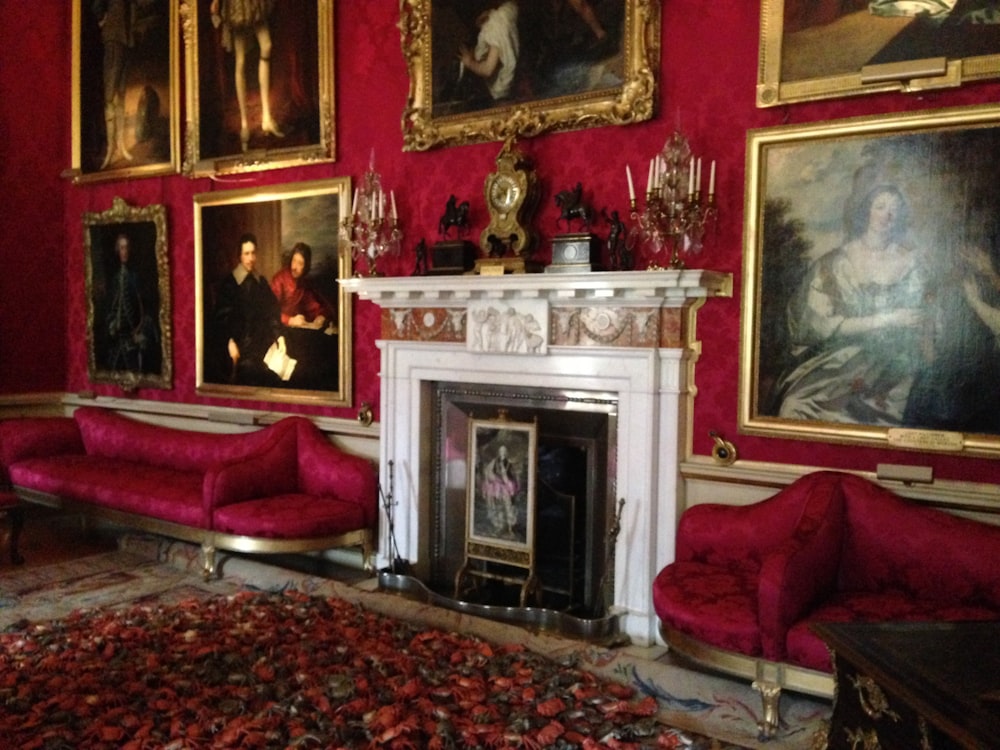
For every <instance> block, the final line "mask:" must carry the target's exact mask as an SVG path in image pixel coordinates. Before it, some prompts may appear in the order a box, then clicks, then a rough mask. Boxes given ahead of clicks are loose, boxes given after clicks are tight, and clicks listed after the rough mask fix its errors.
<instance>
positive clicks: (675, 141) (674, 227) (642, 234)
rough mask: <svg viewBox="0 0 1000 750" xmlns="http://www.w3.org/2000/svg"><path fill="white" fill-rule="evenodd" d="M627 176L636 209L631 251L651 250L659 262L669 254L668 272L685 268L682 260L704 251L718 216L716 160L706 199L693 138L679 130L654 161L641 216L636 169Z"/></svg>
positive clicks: (647, 181) (648, 177)
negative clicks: (707, 232) (641, 247)
mask: <svg viewBox="0 0 1000 750" xmlns="http://www.w3.org/2000/svg"><path fill="white" fill-rule="evenodd" d="M625 176H626V178H627V179H628V197H629V203H630V205H631V207H632V228H631V229H630V230H629V242H628V246H629V247H631V248H634V247H635V246H636V245H637V244H640V243H641V244H644V245H647V246H648V247H649V249H650V250H651V251H652V253H653V256H654V257H656V258H662V257H664V256H665V255H666V254H668V253H669V260H668V261H667V267H669V268H684V261H683V260H682V259H681V255H682V254H684V255H687V254H695V255H696V254H698V253H700V252H701V249H702V243H703V240H704V237H705V229H706V227H708V226H710V225H711V226H714V224H715V221H716V218H717V215H718V211H717V209H716V206H715V161H714V160H713V161H712V163H711V166H710V167H709V177H708V193H707V195H705V196H704V198H703V193H702V187H701V184H702V183H701V157H700V156H699V157H695V156H694V155H693V154H692V153H691V146H690V144H689V143H688V139H687V138H685V137H684V135H683V134H682V133H680V132H679V131H675V132H674V134H673V135H671V136H670V138H668V139H667V142H666V143H665V144H664V146H663V149H662V150H661V151H660V152H659V153H658V154H656V155H655V156H654V157H653V158H652V159H650V161H649V173H648V176H647V178H646V205H645V207H644V208H642V210H641V211H640V209H639V205H638V202H637V201H636V196H635V185H634V184H633V182H632V169H631V167H629V166H628V165H626V166H625Z"/></svg>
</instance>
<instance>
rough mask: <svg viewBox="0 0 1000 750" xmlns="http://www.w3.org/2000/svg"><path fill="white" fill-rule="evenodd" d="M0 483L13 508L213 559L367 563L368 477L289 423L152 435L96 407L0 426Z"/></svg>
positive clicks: (142, 425)
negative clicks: (313, 558)
mask: <svg viewBox="0 0 1000 750" xmlns="http://www.w3.org/2000/svg"><path fill="white" fill-rule="evenodd" d="M0 460H2V464H3V465H2V471H3V474H4V476H3V479H4V480H6V483H7V485H8V488H9V489H10V490H12V491H13V492H14V493H16V494H17V495H18V496H19V497H20V498H22V499H23V500H25V501H29V502H37V503H42V504H46V505H52V506H56V507H66V508H71V509H75V510H79V511H82V512H84V513H85V514H89V515H92V516H97V517H102V518H105V519H107V520H110V521H112V522H116V523H121V524H123V525H126V526H130V527H135V528H138V529H141V530H144V531H149V532H153V533H159V534H162V535H165V536H169V537H173V538H177V539H181V540H183V541H189V542H195V543H197V544H200V545H201V548H202V551H203V555H204V575H205V577H206V578H208V577H211V576H213V575H214V574H215V573H216V561H215V552H216V550H217V549H225V550H231V551H237V552H248V553H299V552H308V551H320V550H326V549H331V548H335V547H345V546H360V547H361V549H362V555H363V559H364V561H365V564H366V566H367V565H368V564H369V560H370V557H371V554H372V551H373V541H374V531H375V525H376V522H377V502H378V499H377V496H378V484H377V477H376V472H375V467H374V465H373V464H372V463H371V462H370V461H368V460H367V459H365V458H362V457H360V456H355V455H351V454H349V453H346V452H344V451H342V450H340V449H339V448H338V447H336V446H335V445H333V444H332V443H331V442H330V441H329V440H328V439H327V438H326V436H325V435H324V434H323V433H322V432H321V431H320V430H319V428H317V427H316V426H315V425H314V424H313V423H312V422H311V421H309V420H308V419H306V418H304V417H298V416H289V417H285V418H283V419H281V420H279V421H278V422H275V423H274V424H272V425H269V426H268V427H265V428H262V429H259V430H255V431H252V432H248V433H242V434H219V433H207V432H198V431H194V430H184V429H178V428H173V427H164V426H159V425H154V424H150V423H147V422H143V421H140V420H137V419H133V418H130V417H126V416H124V415H122V414H119V413H118V412H115V411H113V410H110V409H103V408H100V407H93V406H85V407H80V408H78V409H77V410H76V411H75V412H74V413H73V415H72V416H68V417H61V416H60V417H21V418H16V419H8V420H4V421H2V422H0Z"/></svg>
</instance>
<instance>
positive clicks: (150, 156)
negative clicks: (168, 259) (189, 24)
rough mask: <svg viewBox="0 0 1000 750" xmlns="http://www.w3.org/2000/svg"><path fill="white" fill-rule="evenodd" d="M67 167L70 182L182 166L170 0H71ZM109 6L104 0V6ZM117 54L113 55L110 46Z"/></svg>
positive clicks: (175, 38) (176, 38)
mask: <svg viewBox="0 0 1000 750" xmlns="http://www.w3.org/2000/svg"><path fill="white" fill-rule="evenodd" d="M72 2H73V4H72V19H73V20H72V27H73V28H72V35H73V37H72V56H73V62H72V81H71V85H72V92H73V101H72V128H73V133H72V156H71V158H72V164H71V165H70V168H69V169H67V170H66V172H65V173H64V176H66V177H68V178H70V179H72V180H73V181H74V182H76V183H89V182H99V181H105V180H125V179H133V178H138V177H155V176H160V175H168V174H176V173H177V172H179V171H180V163H181V156H180V130H181V125H180V119H181V110H180V87H181V83H180V62H179V57H180V45H179V38H180V37H179V31H178V17H177V9H176V7H175V5H174V3H173V2H172V0H150V1H149V2H145V3H137V4H135V5H134V7H133V13H132V14H131V15H128V16H127V17H121V16H119V13H120V12H122V11H121V9H122V8H125V7H128V6H126V5H124V4H119V5H115V6H113V7H112V6H111V5H108V8H109V9H111V12H108V11H104V12H103V13H102V15H101V16H98V15H97V13H96V12H95V10H94V8H95V7H97V6H98V5H99V3H91V2H84V0H72ZM106 5H107V4H106ZM116 49H117V50H118V51H119V52H120V53H121V54H115V50H116Z"/></svg>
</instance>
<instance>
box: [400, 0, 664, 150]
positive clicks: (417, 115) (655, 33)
mask: <svg viewBox="0 0 1000 750" xmlns="http://www.w3.org/2000/svg"><path fill="white" fill-rule="evenodd" d="M434 1H435V0H399V23H398V27H399V30H400V43H401V45H402V51H403V57H404V59H405V61H406V65H407V69H408V71H409V78H410V87H409V92H408V94H407V99H406V106H405V107H404V109H403V113H402V117H401V124H402V130H403V150H404V151H426V150H429V149H432V148H437V147H443V146H457V145H464V144H470V143H482V142H488V141H501V140H506V139H509V138H512V137H520V138H528V137H534V136H537V135H541V134H543V133H547V132H553V131H566V130H580V129H583V128H592V127H601V126H605V125H627V124H631V123H636V122H643V121H645V120H649V119H651V118H652V117H653V114H654V109H655V106H656V97H657V93H658V81H657V79H658V74H659V68H660V33H661V32H660V15H661V13H660V6H661V0H622V2H623V3H624V4H625V9H624V18H625V23H624V30H623V39H622V52H621V54H622V57H623V66H624V71H623V76H622V81H621V83H620V84H619V85H617V86H612V87H609V88H601V89H597V90H592V91H582V92H577V93H573V94H570V95H566V96H556V97H552V98H540V99H534V100H527V101H517V100H515V101H512V102H511V103H508V104H504V105H502V106H496V107H492V108H488V109H481V110H476V111H473V112H467V113H462V114H450V115H446V116H436V115H435V114H434V111H433V110H434V102H433V70H432V51H431V50H432V46H433V28H434V18H433V12H432V5H433V2H434Z"/></svg>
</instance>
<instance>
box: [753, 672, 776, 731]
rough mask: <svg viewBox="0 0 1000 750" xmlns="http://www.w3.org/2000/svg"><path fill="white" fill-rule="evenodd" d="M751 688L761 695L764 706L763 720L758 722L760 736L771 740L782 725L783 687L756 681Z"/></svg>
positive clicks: (769, 682)
mask: <svg viewBox="0 0 1000 750" xmlns="http://www.w3.org/2000/svg"><path fill="white" fill-rule="evenodd" d="M750 687H752V688H753V689H754V690H756V691H757V692H758V693H760V699H761V703H762V704H763V713H762V714H761V720H760V721H759V722H757V728H758V729H759V730H760V736H761V738H763V739H770V738H771V737H773V736H774V733H775V732H777V731H778V726H779V725H780V724H781V715H780V710H781V685H779V684H778V683H776V682H771V681H769V680H754V681H753V682H752V683H751V684H750Z"/></svg>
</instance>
